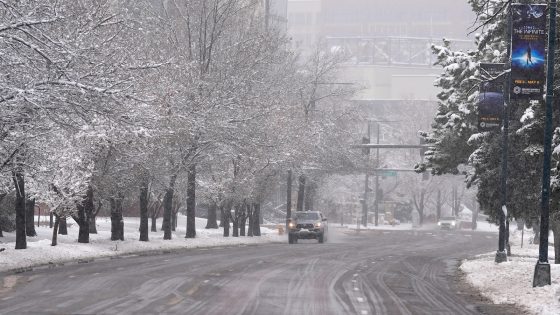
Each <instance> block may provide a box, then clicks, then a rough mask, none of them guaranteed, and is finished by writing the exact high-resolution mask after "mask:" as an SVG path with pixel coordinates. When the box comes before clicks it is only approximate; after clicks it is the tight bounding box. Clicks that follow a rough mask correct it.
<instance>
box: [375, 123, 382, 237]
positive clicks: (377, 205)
mask: <svg viewBox="0 0 560 315" xmlns="http://www.w3.org/2000/svg"><path fill="white" fill-rule="evenodd" d="M380 132H381V128H380V125H379V122H377V144H379V134H380ZM375 150H376V154H375V167H376V168H379V148H377V149H375ZM378 225H379V172H375V226H378Z"/></svg>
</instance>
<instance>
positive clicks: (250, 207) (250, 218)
mask: <svg viewBox="0 0 560 315" xmlns="http://www.w3.org/2000/svg"><path fill="white" fill-rule="evenodd" d="M253 213H254V212H253V205H247V219H248V221H249V227H248V228H247V236H250V237H252V236H253V224H254V218H253Z"/></svg>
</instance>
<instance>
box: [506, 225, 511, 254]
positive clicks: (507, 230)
mask: <svg viewBox="0 0 560 315" xmlns="http://www.w3.org/2000/svg"><path fill="white" fill-rule="evenodd" d="M506 252H507V255H508V256H511V245H510V244H509V220H507V219H506Z"/></svg>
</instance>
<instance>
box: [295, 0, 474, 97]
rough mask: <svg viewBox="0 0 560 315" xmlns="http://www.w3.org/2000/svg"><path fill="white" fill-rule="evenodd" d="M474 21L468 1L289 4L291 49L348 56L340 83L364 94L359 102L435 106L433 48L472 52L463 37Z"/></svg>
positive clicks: (303, 0)
mask: <svg viewBox="0 0 560 315" xmlns="http://www.w3.org/2000/svg"><path fill="white" fill-rule="evenodd" d="M474 20H475V17H474V15H473V13H472V11H471V8H470V6H469V5H468V3H467V1H466V0H426V1H410V0H344V1H340V0H289V1H288V35H289V36H290V37H291V39H292V48H294V49H297V50H299V51H301V52H302V55H303V56H306V55H307V54H309V53H310V52H311V51H312V50H313V49H314V47H315V45H316V44H317V43H318V42H319V41H321V43H322V44H323V45H326V46H327V47H329V48H331V49H337V50H339V51H344V52H345V53H346V54H348V55H349V56H350V59H349V61H348V62H347V63H346V64H345V65H344V71H343V73H342V76H343V78H342V79H343V80H346V81H351V82H356V83H358V84H360V85H361V86H362V87H363V88H364V89H363V90H361V92H360V93H359V94H358V95H357V96H356V98H357V99H359V100H362V101H364V100H377V101H379V100H382V101H401V100H422V101H434V100H435V98H436V94H437V89H436V88H435V87H434V86H433V81H434V80H435V78H436V77H437V75H438V74H439V73H440V72H441V69H439V68H437V67H433V63H434V61H435V58H434V56H433V55H432V52H431V48H430V47H431V44H432V43H434V44H441V43H442V39H443V38H446V39H450V40H451V41H452V43H453V47H454V48H457V49H469V48H473V46H472V45H473V44H472V39H469V38H468V37H467V33H468V29H469V27H471V25H472V24H473V22H474Z"/></svg>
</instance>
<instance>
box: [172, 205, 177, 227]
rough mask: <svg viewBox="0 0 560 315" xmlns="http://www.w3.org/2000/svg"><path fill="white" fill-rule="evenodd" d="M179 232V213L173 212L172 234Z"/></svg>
mask: <svg viewBox="0 0 560 315" xmlns="http://www.w3.org/2000/svg"><path fill="white" fill-rule="evenodd" d="M176 230H177V212H175V211H174V210H173V211H171V232H175V231H176Z"/></svg>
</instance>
